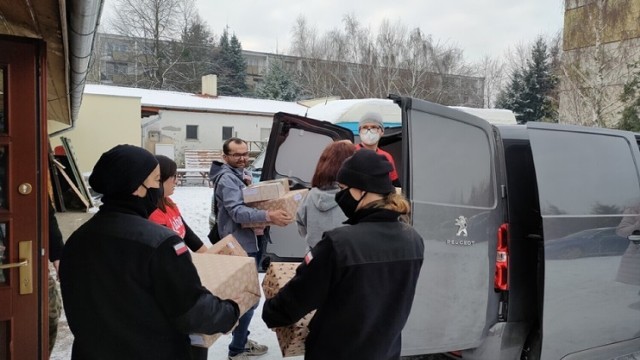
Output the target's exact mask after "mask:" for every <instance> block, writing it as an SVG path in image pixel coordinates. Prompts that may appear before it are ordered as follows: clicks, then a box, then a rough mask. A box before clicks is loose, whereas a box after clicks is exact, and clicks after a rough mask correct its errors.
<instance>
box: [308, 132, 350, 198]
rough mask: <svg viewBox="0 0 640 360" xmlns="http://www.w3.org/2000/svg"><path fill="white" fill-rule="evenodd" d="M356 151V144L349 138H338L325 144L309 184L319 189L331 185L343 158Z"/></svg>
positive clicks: (334, 180)
mask: <svg viewBox="0 0 640 360" xmlns="http://www.w3.org/2000/svg"><path fill="white" fill-rule="evenodd" d="M355 152H356V146H355V145H353V143H352V142H351V141H349V140H340V141H335V142H332V143H331V144H329V145H327V147H326V148H324V150H323V151H322V154H321V155H320V159H318V164H317V165H316V171H315V173H314V174H313V178H312V179H311V186H312V187H317V188H320V189H326V188H328V187H331V186H332V185H333V184H334V183H335V182H336V175H337V174H338V170H339V169H340V166H341V165H342V163H343V162H344V160H345V159H346V158H348V157H350V156H351V155H353V153H355Z"/></svg>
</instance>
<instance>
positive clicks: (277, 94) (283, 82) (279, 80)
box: [256, 59, 300, 101]
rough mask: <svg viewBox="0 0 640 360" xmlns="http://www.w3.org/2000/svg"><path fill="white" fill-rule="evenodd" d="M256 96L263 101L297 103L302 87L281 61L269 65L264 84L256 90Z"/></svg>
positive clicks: (277, 60) (275, 60) (272, 61)
mask: <svg viewBox="0 0 640 360" xmlns="http://www.w3.org/2000/svg"><path fill="white" fill-rule="evenodd" d="M256 95H258V97H260V98H263V99H272V100H281V101H296V100H298V98H299V95H300V86H299V85H298V83H297V82H296V80H295V77H294V75H292V74H291V73H289V72H288V71H287V70H286V69H285V68H284V64H283V62H282V61H281V60H279V59H273V60H271V61H270V63H269V69H268V70H267V73H266V75H265V76H264V78H263V81H262V83H261V84H260V85H259V86H258V88H257V90H256Z"/></svg>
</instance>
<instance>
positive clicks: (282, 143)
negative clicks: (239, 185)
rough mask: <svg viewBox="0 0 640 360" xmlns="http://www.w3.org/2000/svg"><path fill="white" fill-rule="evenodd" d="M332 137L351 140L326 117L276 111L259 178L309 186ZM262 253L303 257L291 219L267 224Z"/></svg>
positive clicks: (303, 248)
mask: <svg viewBox="0 0 640 360" xmlns="http://www.w3.org/2000/svg"><path fill="white" fill-rule="evenodd" d="M336 140H351V141H353V133H352V132H351V131H350V130H348V129H346V128H343V127H340V126H337V125H334V124H331V123H329V122H327V121H318V120H313V119H309V118H305V117H302V116H297V115H292V114H287V113H282V112H280V113H277V114H275V115H274V118H273V126H272V127H271V135H270V137H269V143H268V144H267V150H266V154H265V159H264V165H263V168H262V175H261V178H260V179H261V180H272V179H277V178H280V177H288V178H289V179H290V180H291V188H292V189H302V188H305V187H306V188H309V187H311V178H312V177H313V173H314V172H315V169H316V164H317V163H318V159H319V158H320V154H321V153H322V151H323V150H324V148H325V147H326V146H327V145H329V144H330V143H331V142H333V141H336ZM270 235H271V236H270V237H271V243H269V244H266V251H265V254H266V256H268V257H270V258H271V259H274V260H286V259H291V260H293V259H296V260H299V259H301V258H302V257H304V255H305V253H306V249H307V243H306V242H305V241H304V239H303V238H302V237H301V236H300V235H299V234H298V227H297V225H296V223H295V221H294V222H293V223H292V224H289V225H288V226H286V227H280V226H271V228H270Z"/></svg>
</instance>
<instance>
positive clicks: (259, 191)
mask: <svg viewBox="0 0 640 360" xmlns="http://www.w3.org/2000/svg"><path fill="white" fill-rule="evenodd" d="M287 192H289V179H288V178H280V179H277V180H268V181H261V182H259V183H255V184H252V185H249V186H247V187H246V188H244V189H242V197H243V200H244V202H245V203H247V204H248V203H254V202H258V201H266V200H272V199H277V198H279V197H282V196H283V195H284V194H286V193H287Z"/></svg>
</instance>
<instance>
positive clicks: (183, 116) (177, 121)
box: [142, 110, 273, 166]
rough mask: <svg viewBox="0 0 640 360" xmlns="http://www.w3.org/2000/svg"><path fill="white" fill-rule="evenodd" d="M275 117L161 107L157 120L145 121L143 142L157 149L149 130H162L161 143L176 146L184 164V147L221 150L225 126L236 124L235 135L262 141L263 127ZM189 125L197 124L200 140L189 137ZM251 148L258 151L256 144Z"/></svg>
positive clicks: (267, 127)
mask: <svg viewBox="0 0 640 360" xmlns="http://www.w3.org/2000/svg"><path fill="white" fill-rule="evenodd" d="M272 122H273V117H272V116H267V115H247V114H233V113H201V112H187V111H172V110H162V111H160V114H159V116H158V118H157V119H154V120H152V121H150V122H149V123H148V125H145V121H143V134H142V136H143V143H144V144H145V147H146V148H147V149H148V150H150V151H152V152H153V151H154V148H155V146H154V145H155V142H153V141H151V140H150V139H149V138H148V135H149V131H159V132H160V139H161V140H160V142H162V143H173V144H174V145H175V161H176V162H177V163H178V165H179V166H181V165H183V161H184V150H185V149H212V150H222V144H223V143H224V140H223V139H222V128H223V127H224V126H230V127H233V134H232V135H233V136H237V137H239V138H242V139H243V140H246V141H247V142H250V141H263V140H265V139H262V138H261V136H263V134H264V133H265V130H264V129H270V128H271V125H272ZM187 125H196V126H198V139H197V140H187V139H186V136H187V130H186V129H187ZM251 150H256V151H257V150H258V149H257V148H255V147H253V148H252V149H251Z"/></svg>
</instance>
